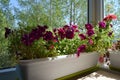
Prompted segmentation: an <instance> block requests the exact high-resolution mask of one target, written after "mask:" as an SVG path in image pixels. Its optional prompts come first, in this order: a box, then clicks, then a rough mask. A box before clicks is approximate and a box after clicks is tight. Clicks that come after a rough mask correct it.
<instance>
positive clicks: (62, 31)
mask: <svg viewBox="0 0 120 80" xmlns="http://www.w3.org/2000/svg"><path fill="white" fill-rule="evenodd" d="M58 35H59V36H60V38H61V39H64V38H65V31H64V29H63V28H59V29H58Z"/></svg>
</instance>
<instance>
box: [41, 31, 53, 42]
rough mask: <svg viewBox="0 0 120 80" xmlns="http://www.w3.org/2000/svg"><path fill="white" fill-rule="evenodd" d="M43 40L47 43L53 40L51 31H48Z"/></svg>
mask: <svg viewBox="0 0 120 80" xmlns="http://www.w3.org/2000/svg"><path fill="white" fill-rule="evenodd" d="M43 39H44V40H46V41H50V40H53V33H52V32H51V31H46V33H45V34H44V36H43Z"/></svg>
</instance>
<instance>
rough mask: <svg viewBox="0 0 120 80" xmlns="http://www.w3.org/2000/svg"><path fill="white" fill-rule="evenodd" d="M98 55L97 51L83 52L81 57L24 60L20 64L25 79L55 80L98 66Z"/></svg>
mask: <svg viewBox="0 0 120 80" xmlns="http://www.w3.org/2000/svg"><path fill="white" fill-rule="evenodd" d="M98 57H99V54H98V53H96V52H92V53H81V55H80V57H77V56H75V55H74V56H69V57H64V58H56V59H53V60H49V59H39V60H27V61H26V60H25V61H23V60H22V61H20V64H19V66H20V69H21V73H22V77H23V80H54V79H57V78H60V77H63V76H66V75H69V74H72V73H75V72H78V71H82V70H85V69H88V68H90V67H93V66H96V65H97V61H98Z"/></svg>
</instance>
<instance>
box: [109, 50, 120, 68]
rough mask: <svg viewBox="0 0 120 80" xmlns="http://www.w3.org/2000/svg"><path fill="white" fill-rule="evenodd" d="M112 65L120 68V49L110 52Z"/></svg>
mask: <svg viewBox="0 0 120 80" xmlns="http://www.w3.org/2000/svg"><path fill="white" fill-rule="evenodd" d="M110 62H111V66H112V67H115V68H120V51H114V52H111V53H110Z"/></svg>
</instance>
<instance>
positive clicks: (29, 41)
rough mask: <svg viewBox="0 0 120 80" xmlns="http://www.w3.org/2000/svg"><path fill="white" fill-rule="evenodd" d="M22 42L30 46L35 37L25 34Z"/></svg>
mask: <svg viewBox="0 0 120 80" xmlns="http://www.w3.org/2000/svg"><path fill="white" fill-rule="evenodd" d="M21 41H22V43H23V44H25V45H26V46H30V45H31V44H32V42H33V39H32V38H30V35H29V34H24V35H23V36H22V39H21Z"/></svg>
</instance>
